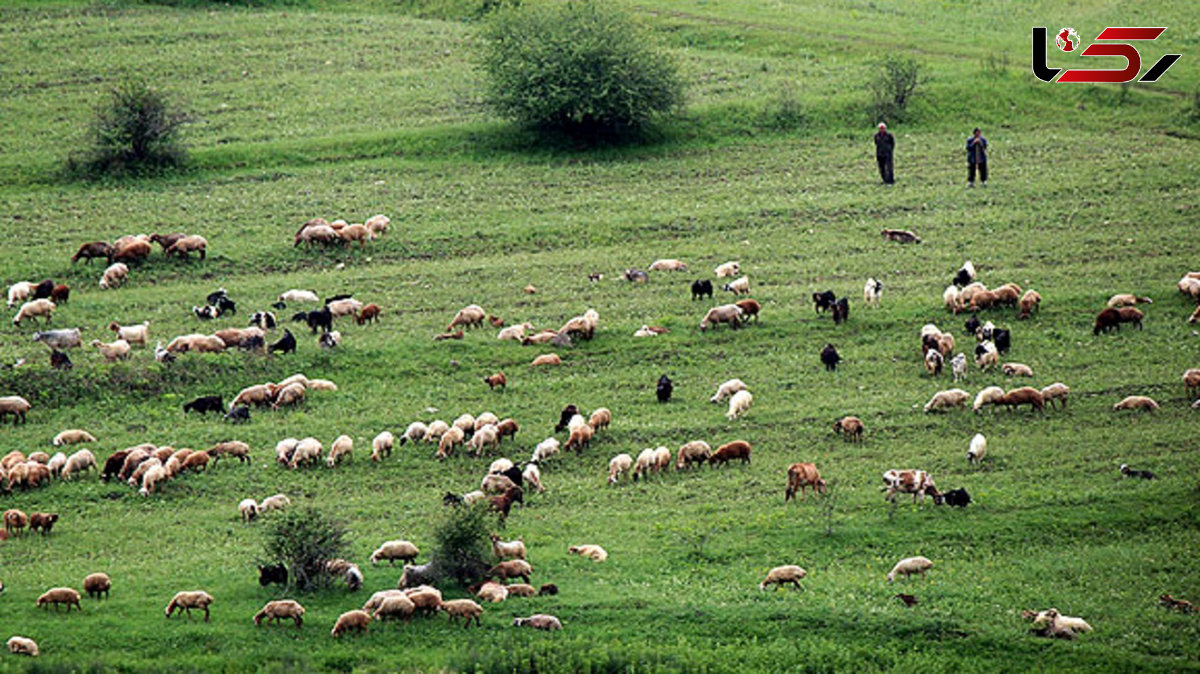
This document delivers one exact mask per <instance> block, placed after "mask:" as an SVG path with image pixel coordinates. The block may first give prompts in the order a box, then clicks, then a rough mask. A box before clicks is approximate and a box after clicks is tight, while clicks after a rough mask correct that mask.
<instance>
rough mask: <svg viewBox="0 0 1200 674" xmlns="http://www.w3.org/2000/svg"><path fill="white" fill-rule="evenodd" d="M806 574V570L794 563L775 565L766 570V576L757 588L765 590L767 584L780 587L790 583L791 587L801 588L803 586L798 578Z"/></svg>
mask: <svg viewBox="0 0 1200 674" xmlns="http://www.w3.org/2000/svg"><path fill="white" fill-rule="evenodd" d="M807 575H808V572H807V571H805V570H804V569H802V568H800V567H798V566H796V565H794V564H788V565H785V566H777V567H775V568H773V569H771V570H770V571H768V572H767V577H766V578H765V579H764V580H763V582H761V583H759V584H758V589H760V590H765V589H767V586H768V585H774V586H775V587H776V588H780V587H783V586H784V585H786V584H789V583H790V584H791V585H792V587H793V588H795V589H797V590H803V589H804V586H803V585H801V584H800V580H801V579H802V578H804V577H805V576H807Z"/></svg>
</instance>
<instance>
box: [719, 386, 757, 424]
mask: <svg viewBox="0 0 1200 674" xmlns="http://www.w3.org/2000/svg"><path fill="white" fill-rule="evenodd" d="M752 402H754V396H753V395H752V394H751V393H750V392H749V391H738V392H737V393H735V394H733V397H732V398H730V399H729V411H728V412H726V413H725V416H726V418H728V419H729V420H730V421H733V420H734V419H737V418H738V417H740V416H742V415H744V414H745V413H746V410H748V409H750V404H751V403H752Z"/></svg>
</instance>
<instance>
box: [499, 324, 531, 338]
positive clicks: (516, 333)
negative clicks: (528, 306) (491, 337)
mask: <svg viewBox="0 0 1200 674" xmlns="http://www.w3.org/2000/svg"><path fill="white" fill-rule="evenodd" d="M532 329H533V323H520V324H518V325H510V326H508V327H506V328H501V330H500V332H499V333H497V334H496V339H498V340H500V341H506V340H513V341H517V342H519V341H521V340H522V339H524V338H525V331H526V330H532Z"/></svg>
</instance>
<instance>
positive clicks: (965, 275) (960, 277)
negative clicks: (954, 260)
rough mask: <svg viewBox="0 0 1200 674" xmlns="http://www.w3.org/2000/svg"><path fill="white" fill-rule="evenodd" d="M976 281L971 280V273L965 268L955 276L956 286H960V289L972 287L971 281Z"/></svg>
mask: <svg viewBox="0 0 1200 674" xmlns="http://www.w3.org/2000/svg"><path fill="white" fill-rule="evenodd" d="M974 280H975V279H973V278H971V272H969V271H967V270H966V268H965V267H964V268H963V269H959V270H958V273H957V274H955V275H954V285H956V286H958V287H959V288H962V287H965V286H968V285H970V284H971V281H974Z"/></svg>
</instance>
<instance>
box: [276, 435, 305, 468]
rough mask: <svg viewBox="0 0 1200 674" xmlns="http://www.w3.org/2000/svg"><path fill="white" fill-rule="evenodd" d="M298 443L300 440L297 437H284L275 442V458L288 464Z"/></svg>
mask: <svg viewBox="0 0 1200 674" xmlns="http://www.w3.org/2000/svg"><path fill="white" fill-rule="evenodd" d="M298 444H300V441H299V440H297V439H296V438H284V439H282V440H280V441H279V442H277V443H275V460H276V461H278V462H279V463H281V464H283V465H285V466H286V465H287V464H288V462H289V461H291V460H292V454H293V453H294V452H295V451H296V445H298Z"/></svg>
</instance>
